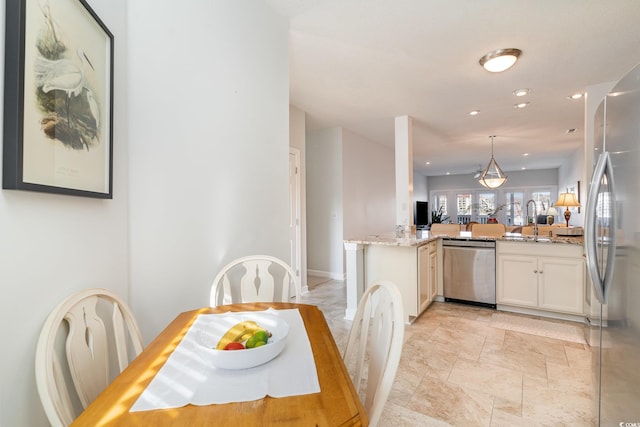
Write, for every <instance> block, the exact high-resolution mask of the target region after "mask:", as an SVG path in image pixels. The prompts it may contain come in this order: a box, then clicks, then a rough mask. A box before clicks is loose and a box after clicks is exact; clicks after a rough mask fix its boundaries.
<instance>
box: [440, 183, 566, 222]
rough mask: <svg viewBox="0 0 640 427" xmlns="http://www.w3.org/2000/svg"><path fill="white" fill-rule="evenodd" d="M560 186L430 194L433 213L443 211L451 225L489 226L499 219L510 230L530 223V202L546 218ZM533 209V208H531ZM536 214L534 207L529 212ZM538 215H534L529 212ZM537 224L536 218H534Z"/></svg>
mask: <svg viewBox="0 0 640 427" xmlns="http://www.w3.org/2000/svg"><path fill="white" fill-rule="evenodd" d="M557 192H558V189H557V187H556V186H552V185H549V186H540V187H521V188H506V189H497V190H487V189H465V188H462V189H450V190H436V191H432V192H431V193H430V195H431V200H433V205H432V206H433V210H437V209H438V208H440V207H442V213H443V217H444V216H447V217H449V219H448V221H445V222H453V223H459V224H468V223H469V222H471V221H477V222H479V223H486V222H488V220H489V218H491V217H492V216H494V215H495V218H496V220H497V221H498V222H499V223H501V224H505V225H506V226H521V225H525V224H526V222H527V208H526V206H527V201H528V200H533V201H534V202H535V206H536V212H537V214H538V215H545V214H546V212H547V209H549V207H550V206H551V205H552V203H553V201H555V199H554V197H556V196H557ZM530 206H531V205H530ZM529 210H530V211H531V210H532V209H531V207H530V209H529ZM529 213H530V215H532V216H533V215H534V213H533V212H529ZM532 220H533V217H532Z"/></svg>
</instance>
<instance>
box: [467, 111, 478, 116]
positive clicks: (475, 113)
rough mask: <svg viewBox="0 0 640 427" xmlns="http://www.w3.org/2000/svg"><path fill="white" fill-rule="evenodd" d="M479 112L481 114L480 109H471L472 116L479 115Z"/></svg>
mask: <svg viewBox="0 0 640 427" xmlns="http://www.w3.org/2000/svg"><path fill="white" fill-rule="evenodd" d="M478 114H480V110H473V111H469V115H470V116H477V115H478Z"/></svg>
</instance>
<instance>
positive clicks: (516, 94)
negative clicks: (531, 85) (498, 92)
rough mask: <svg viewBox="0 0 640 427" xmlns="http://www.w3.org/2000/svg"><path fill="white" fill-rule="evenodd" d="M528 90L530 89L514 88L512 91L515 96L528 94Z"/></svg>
mask: <svg viewBox="0 0 640 427" xmlns="http://www.w3.org/2000/svg"><path fill="white" fill-rule="evenodd" d="M529 92H531V89H518V90H514V91H513V92H512V93H513V94H514V95H515V96H525V95H528V94H529Z"/></svg>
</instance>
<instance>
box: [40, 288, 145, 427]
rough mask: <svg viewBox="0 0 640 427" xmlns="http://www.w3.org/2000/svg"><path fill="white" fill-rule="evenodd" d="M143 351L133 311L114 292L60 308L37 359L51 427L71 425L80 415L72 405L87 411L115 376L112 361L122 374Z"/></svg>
mask: <svg viewBox="0 0 640 427" xmlns="http://www.w3.org/2000/svg"><path fill="white" fill-rule="evenodd" d="M64 323H67V327H65V326H64ZM65 335H66V336H65ZM61 336H62V337H64V338H63V339H64V341H65V345H64V347H65V352H64V353H65V354H64V355H63V354H60V355H58V353H63V352H62V350H61V348H60V347H59V346H58V345H57V344H56V342H57V341H59V338H60V337H61ZM142 348H143V344H142V335H141V334H140V330H139V328H138V325H137V323H136V321H135V319H134V317H133V313H132V312H131V309H130V308H129V307H128V306H127V305H126V303H125V302H124V301H122V300H121V299H120V298H119V297H118V296H117V295H116V294H114V293H113V292H111V291H109V290H107V289H86V290H83V291H80V292H77V293H75V294H73V295H71V296H70V297H68V298H67V299H65V300H64V301H63V302H62V303H60V304H59V305H58V306H57V307H56V308H55V309H54V310H53V311H52V312H51V314H50V315H49V317H48V318H47V320H46V321H45V323H44V326H43V328H42V331H41V332H40V337H39V339H38V345H37V348H36V360H35V370H36V383H37V386H38V393H39V395H40V400H41V402H42V406H43V407H44V410H45V413H46V414H47V418H48V419H49V422H50V423H51V425H52V426H53V427H60V426H68V425H69V424H71V422H72V421H73V420H74V419H75V418H76V416H77V414H78V412H79V410H78V409H77V408H75V407H74V403H73V402H79V403H80V405H81V406H82V408H83V409H84V408H86V407H87V406H88V405H89V404H90V403H91V402H92V401H93V400H94V399H95V398H96V397H97V396H98V394H100V393H101V392H102V390H104V389H105V388H106V387H107V385H108V384H109V382H110V381H111V380H112V379H113V377H115V375H116V373H115V372H110V366H115V364H116V363H115V361H114V360H113V359H114V358H115V359H116V360H117V366H118V369H119V371H118V372H117V373H119V372H122V371H123V370H124V368H125V367H126V366H127V365H128V364H129V361H130V356H129V354H130V352H129V350H130V349H133V353H135V355H136V356H137V355H138V354H140V352H142ZM65 359H66V364H64V361H65ZM69 378H70V380H69Z"/></svg>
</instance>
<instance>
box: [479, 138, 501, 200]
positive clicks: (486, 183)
mask: <svg viewBox="0 0 640 427" xmlns="http://www.w3.org/2000/svg"><path fill="white" fill-rule="evenodd" d="M489 138H491V160H489V164H488V165H487V168H486V169H485V170H484V172H482V175H480V179H479V180H478V182H479V183H480V184H481V185H482V186H483V187H485V188H491V189H493V188H498V187H500V186H501V185H502V184H504V183H505V182H507V176H506V175H505V174H504V172H502V169H500V166H498V163H497V162H496V159H494V158H493V138H495V135H491V136H489Z"/></svg>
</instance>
